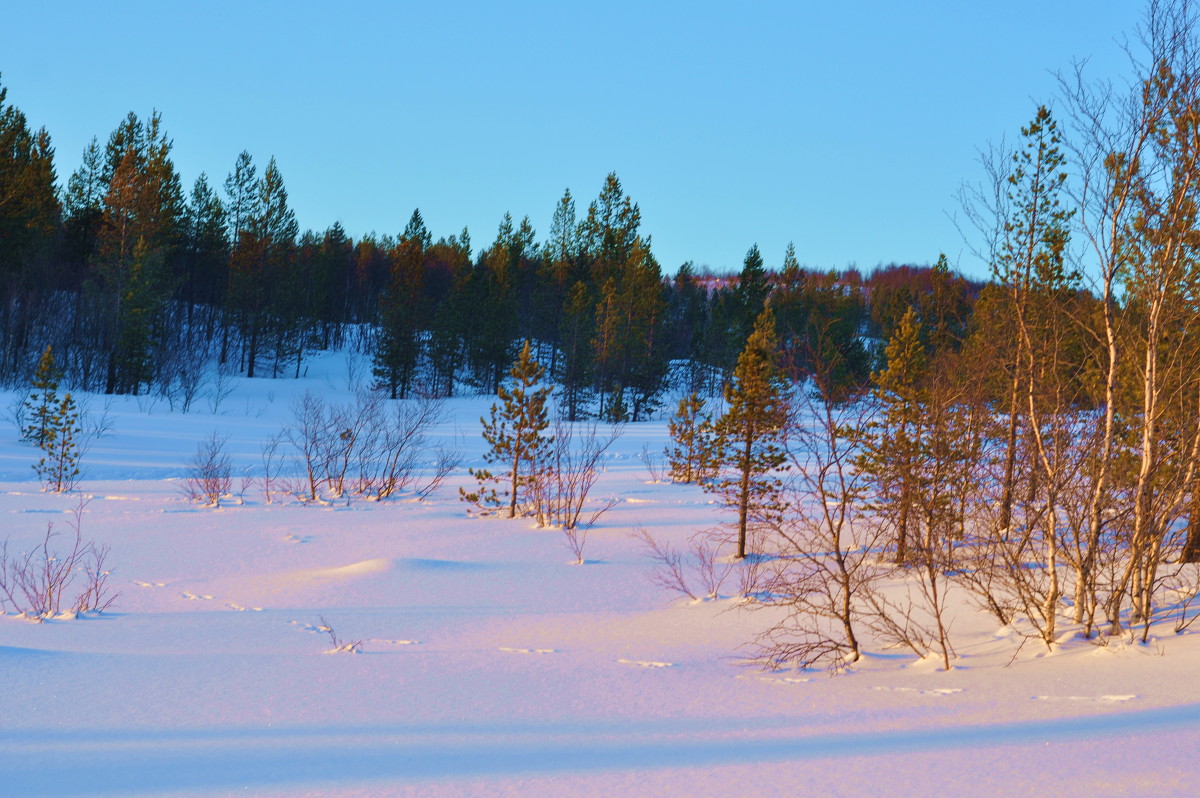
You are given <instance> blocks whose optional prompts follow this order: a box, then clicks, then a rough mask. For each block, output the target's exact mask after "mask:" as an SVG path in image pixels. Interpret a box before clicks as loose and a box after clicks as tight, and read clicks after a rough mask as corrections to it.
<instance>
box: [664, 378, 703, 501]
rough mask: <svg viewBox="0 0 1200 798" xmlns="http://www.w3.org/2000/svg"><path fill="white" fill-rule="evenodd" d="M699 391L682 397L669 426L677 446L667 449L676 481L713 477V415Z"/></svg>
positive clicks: (696, 480) (692, 480) (700, 479)
mask: <svg viewBox="0 0 1200 798" xmlns="http://www.w3.org/2000/svg"><path fill="white" fill-rule="evenodd" d="M704 404H705V402H704V400H703V399H701V398H700V395H699V394H697V393H696V392H695V391H693V392H692V393H691V395H689V396H687V397H685V398H683V399H680V400H679V406H678V407H677V408H676V410H675V415H673V416H671V421H670V424H669V425H668V429H669V431H670V433H671V441H672V442H673V443H674V446H671V447H668V448H667V451H666V455H667V462H668V463H669V464H670V467H671V479H672V480H673V481H675V482H683V483H692V482H702V481H704V480H706V479H709V478H711V476H712V470H713V465H712V460H713V456H714V452H713V444H714V443H715V438H714V435H715V433H714V430H713V423H712V416H711V415H710V414H708V413H705V412H704Z"/></svg>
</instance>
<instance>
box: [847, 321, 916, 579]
mask: <svg viewBox="0 0 1200 798" xmlns="http://www.w3.org/2000/svg"><path fill="white" fill-rule="evenodd" d="M926 369H927V364H926V358H925V349H924V347H923V346H922V344H921V340H920V322H919V321H918V319H917V314H916V311H915V310H913V308H911V307H910V308H909V309H908V312H907V313H905V314H904V318H903V319H901V321H900V324H899V325H898V326H897V327H896V330H895V332H894V333H893V334H892V339H891V340H890V341H889V342H888V345H887V368H885V369H884V370H882V371H879V372H876V373H875V374H874V375H872V376H873V378H874V380H875V397H876V400H877V401H878V402H879V405H880V414H879V419H878V420H877V421H875V422H873V423H871V424H870V425H868V427H867V429H866V430H865V432H866V435H865V441H864V448H863V455H862V456H861V457H860V458H859V462H858V466H859V468H860V470H861V471H862V472H863V473H864V474H866V475H867V476H868V478H869V479H870V481H871V482H872V483H874V487H875V492H874V500H873V502H872V508H871V509H872V510H874V511H875V512H876V513H877V514H878V515H879V516H880V517H881V518H883V519H885V522H886V523H887V524H889V525H890V526H891V527H892V528H893V532H894V536H895V547H896V561H897V562H900V563H903V562H904V561H905V560H906V558H907V556H908V544H909V541H910V539H911V530H910V527H914V528H915V526H916V520H915V516H916V513H917V502H918V491H919V486H918V481H919V479H920V469H921V460H922V457H923V454H922V447H923V445H924V444H923V441H922V439H921V438H922V436H921V415H922V391H923V387H924V385H923V383H924V379H925V373H926Z"/></svg>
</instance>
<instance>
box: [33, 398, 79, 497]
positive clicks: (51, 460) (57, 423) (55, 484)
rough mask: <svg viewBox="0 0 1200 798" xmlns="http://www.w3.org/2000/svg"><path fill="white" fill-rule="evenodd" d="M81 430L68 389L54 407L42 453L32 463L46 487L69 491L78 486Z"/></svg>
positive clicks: (57, 490) (77, 412)
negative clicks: (35, 461)
mask: <svg viewBox="0 0 1200 798" xmlns="http://www.w3.org/2000/svg"><path fill="white" fill-rule="evenodd" d="M82 432H83V428H82V427H81V426H80V423H79V411H78V409H77V408H76V407H75V400H74V399H72V398H71V394H70V393H67V394H65V395H64V396H63V398H62V401H60V402H58V403H57V405H56V406H55V407H54V414H53V415H52V416H51V417H50V419H49V426H48V427H47V430H46V437H45V439H44V440H43V442H42V444H41V449H42V452H43V455H42V457H41V459H40V460H38V461H37V463H35V464H34V466H33V470H34V471H35V472H36V473H37V475H38V479H40V480H41V482H42V485H43V486H44V487H45V488H46V490H51V491H54V492H55V493H66V492H67V491H69V490H71V489H72V488H74V487H75V484H76V482H77V481H78V479H79V457H80V455H81V454H82V452H81V451H80V441H79V436H80V434H81V433H82Z"/></svg>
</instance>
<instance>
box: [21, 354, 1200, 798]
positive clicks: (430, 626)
mask: <svg viewBox="0 0 1200 798" xmlns="http://www.w3.org/2000/svg"><path fill="white" fill-rule="evenodd" d="M358 373H362V370H361V369H359V371H358ZM349 376H350V372H349V371H348V370H347V368H346V365H345V362H344V361H343V360H342V359H341V358H340V357H332V356H331V357H327V358H323V359H318V360H316V361H313V363H312V365H311V366H310V368H309V376H307V377H306V378H304V379H302V380H280V381H270V380H255V381H236V385H235V390H234V392H233V393H232V394H231V395H230V396H229V397H227V398H226V399H224V401H223V402H221V404H220V405H219V406H218V407H217V410H218V411H219V412H216V413H214V412H212V411H213V407H212V403H211V402H210V401H209V400H208V399H207V398H201V399H200V400H198V401H197V403H196V405H195V406H194V407H193V408H192V410H191V412H189V413H187V414H179V413H171V412H169V410H168V408H167V406H166V404H165V403H163V402H161V401H160V402H157V403H155V402H150V401H148V400H145V399H143V400H141V401H140V402H139V401H138V400H135V399H128V398H126V399H120V400H114V401H111V402H107V403H106V402H105V401H104V399H103V397H94V398H92V399H91V400H90V406H91V407H90V414H91V416H92V418H93V419H95V418H99V417H104V416H107V420H108V422H109V425H108V430H107V433H106V434H105V435H104V436H103V437H100V438H99V439H97V440H95V441H94V442H93V444H92V446H91V449H90V450H89V451H88V453H87V454H86V455H85V457H84V460H83V465H84V470H85V473H84V475H83V479H82V481H81V483H80V487H79V489H78V490H77V491H76V492H74V493H72V494H68V495H53V494H46V493H43V492H42V491H41V490H40V489H39V486H38V484H37V482H35V481H33V471H32V469H31V468H30V464H31V463H32V462H33V460H34V459H35V458H34V450H33V449H32V448H31V447H30V446H29V445H28V444H22V443H19V442H17V440H16V438H17V431H16V429H15V427H14V425H13V422H12V420H11V419H10V418H8V417H5V418H4V419H3V420H0V518H2V519H3V521H2V524H0V539H3V538H7V539H9V551H10V553H11V552H18V551H24V550H26V549H28V548H30V547H31V546H32V545H34V544H35V543H36V542H38V541H40V540H41V539H42V537H43V536H44V534H45V531H46V527H47V524H51V523H52V524H54V525H55V529H56V530H57V531H60V532H62V533H67V532H68V530H69V527H70V523H71V521H72V519H73V518H74V516H73V514H72V513H73V511H74V510H75V509H76V507H77V506H78V505H79V504H80V502H81V501H82V502H83V511H82V516H81V518H82V532H83V535H84V537H85V538H87V539H91V540H95V541H97V542H101V543H106V544H108V545H109V546H110V547H111V553H110V555H109V564H110V565H111V567H112V569H113V577H112V578H113V582H114V584H115V586H116V588H117V589H118V590H119V591H120V596H119V598H118V599H117V600H116V603H115V604H114V605H113V606H112V608H111V609H110V610H109V611H107V612H105V613H103V614H102V615H89V616H85V617H82V618H78V619H73V620H67V619H55V620H50V621H47V622H44V623H34V622H31V621H29V620H27V619H23V618H18V617H15V616H13V615H9V616H7V617H0V684H2V685H3V687H2V688H0V718H2V720H3V722H2V723H0V795H6V796H9V795H11V796H78V795H110V794H111V795H180V796H216V795H263V796H298V795H306V796H334V795H338V796H341V795H346V796H366V795H412V796H464V795H472V796H474V795H520V796H533V797H534V798H537V797H538V796H575V795H592V796H615V795H654V796H658V795H681V796H720V797H721V798H732V797H733V796H743V795H745V796H752V795H753V796H757V795H772V796H787V795H798V794H805V795H854V796H858V795H875V794H879V795H928V794H933V793H935V792H937V793H939V794H943V795H1012V794H1016V795H1020V794H1038V795H1059V794H1079V795H1193V794H1195V792H1196V784H1197V782H1198V781H1200V761H1198V760H1197V758H1196V752H1197V751H1198V750H1200V678H1197V674H1198V672H1200V637H1197V636H1196V635H1194V634H1193V635H1187V634H1184V635H1178V636H1177V635H1173V634H1170V633H1169V628H1167V627H1164V628H1163V630H1162V631H1161V633H1160V634H1159V635H1158V637H1157V638H1156V639H1155V640H1154V641H1153V642H1152V643H1151V644H1150V645H1148V646H1140V645H1131V646H1127V647H1124V648H1119V649H1118V648H1111V647H1110V648H1098V647H1095V646H1093V645H1091V644H1090V643H1087V642H1085V641H1069V642H1067V643H1066V644H1065V645H1063V646H1062V647H1061V648H1059V649H1058V650H1056V651H1055V652H1054V653H1053V654H1049V655H1047V654H1046V653H1045V650H1044V648H1041V649H1039V647H1038V646H1037V645H1035V644H1034V643H1028V644H1026V645H1025V646H1024V648H1022V649H1021V650H1020V652H1019V653H1017V651H1018V646H1019V643H1020V640H1019V639H1018V638H1017V637H1016V636H1015V634H1014V633H1012V632H1011V630H1007V631H998V630H997V629H996V628H995V625H994V623H991V622H989V620H988V618H986V617H984V616H982V615H980V614H978V613H977V612H976V611H974V610H973V609H970V608H969V607H967V606H966V605H963V607H962V608H961V609H960V610H959V611H958V612H957V613H956V617H955V620H954V624H955V625H954V633H955V642H956V648H957V650H958V653H959V655H960V656H959V659H958V660H957V661H956V662H955V668H954V669H953V670H951V671H949V672H945V671H941V670H939V669H938V667H937V665H936V664H933V663H931V662H919V661H916V660H915V658H914V657H913V656H912V655H911V654H907V653H905V652H901V651H894V650H893V651H886V650H882V649H880V648H879V647H878V646H872V645H868V650H869V652H870V655H869V656H868V657H867V659H866V660H865V661H864V662H863V663H860V664H859V665H858V666H856V667H855V668H854V669H853V670H852V672H850V673H847V674H844V675H840V676H835V677H829V676H827V675H826V674H825V673H823V672H812V673H808V672H796V671H777V672H764V671H760V670H757V669H755V668H753V667H750V666H748V665H746V664H745V663H744V661H743V658H744V657H745V656H746V653H747V650H746V649H744V648H742V646H743V644H745V643H747V642H748V641H750V640H751V639H752V638H753V637H754V634H755V632H756V631H757V630H759V629H761V628H762V627H763V625H764V624H765V623H767V622H768V620H769V616H768V615H767V614H766V613H765V612H746V611H744V610H741V609H739V604H738V603H737V602H736V601H735V600H734V599H731V598H723V599H718V600H715V601H707V602H687V601H681V600H679V599H678V598H676V597H674V596H672V595H669V594H667V593H665V592H663V591H662V590H661V589H660V588H658V587H656V586H654V585H653V584H652V583H651V581H650V579H649V574H650V573H651V570H652V567H653V565H652V563H651V561H650V560H649V558H648V557H647V556H646V553H645V551H644V548H643V546H642V544H641V543H639V542H638V541H637V540H635V539H634V538H633V537H632V536H631V534H630V533H631V532H633V531H634V530H635V529H637V528H639V527H644V528H646V529H649V530H650V531H652V533H653V534H654V535H655V536H656V537H659V538H661V539H663V540H667V541H672V542H674V543H676V544H683V543H684V542H685V541H686V540H687V538H688V536H689V535H691V534H692V533H693V532H695V531H696V530H699V529H704V528H708V527H711V526H713V525H715V524H717V523H718V522H719V521H720V520H721V513H720V510H719V509H718V507H717V506H716V505H714V504H713V503H712V502H711V500H710V497H708V496H706V495H705V494H704V493H702V492H701V491H699V490H698V489H696V488H694V487H690V486H678V485H669V484H654V483H652V482H651V481H650V475H649V474H648V472H647V470H646V468H645V466H644V465H643V463H642V462H641V460H640V459H639V457H638V456H637V455H638V453H639V452H640V451H641V449H642V446H643V444H648V445H649V448H650V449H651V450H652V451H658V450H661V448H662V446H663V445H664V444H665V442H666V440H667V431H666V422H665V421H664V420H659V421H654V422H649V423H644V424H638V425H632V426H629V427H627V429H626V431H625V435H624V437H623V438H622V439H620V440H619V441H618V442H617V444H616V445H615V447H614V449H613V450H612V456H611V458H610V459H609V460H608V468H607V471H606V472H605V474H604V475H603V477H602V478H601V480H600V482H599V485H598V486H597V488H596V495H597V496H598V497H600V496H616V497H619V499H620V502H619V503H618V504H617V505H616V506H615V507H614V508H613V509H612V510H610V511H609V513H608V514H607V515H605V516H604V517H603V518H602V519H601V521H600V523H599V524H598V526H597V527H596V528H595V529H594V530H593V531H592V533H591V535H590V537H589V539H588V542H587V547H586V549H585V551H584V556H585V558H586V563H585V564H584V565H574V564H572V560H573V557H572V555H571V553H570V551H569V550H568V548H567V546H566V545H565V540H564V537H563V535H562V533H561V532H558V531H554V530H544V529H537V528H535V527H534V525H533V524H532V523H531V521H530V520H528V519H524V520H522V519H518V520H511V521H510V520H498V519H487V518H484V519H481V518H470V517H468V516H467V513H466V506H465V505H464V504H463V503H462V502H460V501H459V500H458V496H457V493H458V491H457V488H458V486H459V485H467V484H468V482H469V481H470V480H469V477H468V476H467V475H466V473H465V466H464V469H463V471H462V473H456V474H455V476H454V477H453V478H452V479H451V480H450V481H449V482H448V483H447V484H446V485H445V486H444V487H443V488H441V489H440V490H439V491H438V492H436V493H435V494H434V495H433V496H432V497H430V498H429V499H428V500H426V501H423V502H421V501H416V500H413V499H410V498H400V499H395V500H390V501H386V502H368V501H361V500H352V501H350V502H348V503H347V502H346V501H344V500H343V501H339V502H336V503H334V504H329V505H324V506H304V505H301V504H300V503H299V502H297V501H295V500H290V501H283V502H280V501H275V502H271V503H267V502H266V501H265V500H264V496H263V493H262V489H261V485H257V484H255V485H248V486H246V487H245V490H244V494H243V496H242V499H241V501H242V503H240V504H233V503H231V504H228V505H227V506H222V507H220V508H217V509H213V508H206V507H201V506H198V505H196V504H194V503H191V502H189V501H188V500H187V499H186V498H184V496H183V495H182V493H181V486H182V480H183V477H184V476H185V473H186V463H187V461H188V460H189V459H190V458H191V457H192V455H193V453H194V452H195V448H196V445H197V443H198V442H199V441H201V440H202V439H205V438H208V437H210V436H211V435H212V434H213V432H214V431H217V432H218V433H219V434H220V435H222V436H225V435H227V436H229V442H228V447H229V450H230V452H231V453H232V455H233V457H234V462H235V473H240V472H241V471H243V470H246V469H250V470H252V471H253V470H256V469H257V468H258V467H259V462H260V447H261V445H262V444H263V442H264V441H266V440H267V439H268V438H269V437H270V436H272V435H273V434H275V433H276V432H278V430H279V429H280V428H281V427H282V426H283V425H284V424H286V423H288V422H289V420H290V417H291V407H292V405H293V402H294V401H295V400H296V398H297V397H298V396H300V395H301V394H302V393H303V392H304V391H305V390H312V391H315V392H319V393H321V394H322V395H323V396H326V397H327V398H329V399H339V398H348V397H349V393H348V388H347V383H348V381H349ZM12 401H13V394H11V393H9V394H0V409H3V408H6V407H8V406H10V405H11V403H12ZM488 404H489V402H488V401H487V400H484V399H463V400H455V401H453V402H451V403H450V410H451V413H452V418H451V419H450V420H449V421H447V422H446V423H444V424H442V425H441V426H439V427H438V429H437V430H436V434H435V437H436V438H437V439H438V441H439V442H443V443H453V444H455V445H457V446H459V447H460V448H461V449H462V450H463V451H464V453H465V455H466V465H475V464H480V463H481V461H480V459H479V458H480V456H481V454H482V451H483V442H482V440H481V438H480V437H479V421H478V419H479V416H480V415H481V414H482V413H484V412H485V411H486V409H487V406H488ZM234 483H235V484H234V487H235V490H240V489H241V488H242V485H241V480H240V478H239V477H238V476H235V478H234ZM57 540H59V541H63V540H65V536H60V537H59V538H58V539H57ZM321 619H324V620H325V621H326V622H328V625H329V626H330V627H331V628H333V629H334V631H335V632H336V634H337V635H338V636H339V637H340V638H341V639H342V640H345V641H361V653H360V654H358V655H351V654H334V655H327V654H326V653H325V652H326V651H327V650H328V649H329V648H330V641H329V635H328V634H326V633H325V632H323V631H321V630H320V628H319V627H320V626H321V624H322V620H321ZM1014 654H1016V657H1015V660H1014ZM1010 662H1011V664H1010Z"/></svg>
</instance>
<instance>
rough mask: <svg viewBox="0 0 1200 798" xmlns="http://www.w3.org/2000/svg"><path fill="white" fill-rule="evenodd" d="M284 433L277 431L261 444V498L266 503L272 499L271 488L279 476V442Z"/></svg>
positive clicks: (281, 441)
mask: <svg viewBox="0 0 1200 798" xmlns="http://www.w3.org/2000/svg"><path fill="white" fill-rule="evenodd" d="M283 438H284V433H283V432H278V433H276V434H275V435H273V436H271V437H270V438H268V439H267V441H266V443H264V444H263V445H262V448H261V453H262V469H263V472H262V487H263V498H264V499H265V500H266V502H267V504H270V503H271V502H272V500H273V498H272V490H273V488H274V487H275V482H276V480H277V479H278V478H279V468H280V465H281V463H280V462H279V444H281V443H283Z"/></svg>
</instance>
